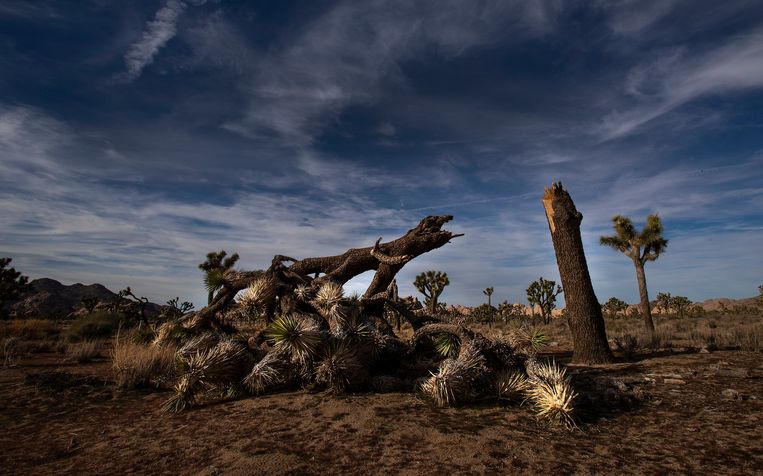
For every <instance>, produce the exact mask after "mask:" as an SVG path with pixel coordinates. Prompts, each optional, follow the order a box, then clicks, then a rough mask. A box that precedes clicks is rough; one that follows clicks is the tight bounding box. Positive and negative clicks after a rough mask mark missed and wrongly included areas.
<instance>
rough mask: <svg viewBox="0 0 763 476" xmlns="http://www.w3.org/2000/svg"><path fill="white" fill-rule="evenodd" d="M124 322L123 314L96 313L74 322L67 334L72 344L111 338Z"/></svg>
mask: <svg viewBox="0 0 763 476" xmlns="http://www.w3.org/2000/svg"><path fill="white" fill-rule="evenodd" d="M123 320H124V316H122V315H121V314H115V313H112V312H109V311H96V312H93V313H92V314H88V315H87V316H84V317H81V318H79V319H77V320H76V321H74V322H73V323H72V325H71V327H70V328H69V330H68V331H67V333H66V337H67V338H68V340H69V341H71V342H76V341H80V340H88V339H103V338H109V337H111V336H112V335H113V334H114V333H115V332H116V331H117V329H118V328H119V326H120V325H121V324H122V322H123Z"/></svg>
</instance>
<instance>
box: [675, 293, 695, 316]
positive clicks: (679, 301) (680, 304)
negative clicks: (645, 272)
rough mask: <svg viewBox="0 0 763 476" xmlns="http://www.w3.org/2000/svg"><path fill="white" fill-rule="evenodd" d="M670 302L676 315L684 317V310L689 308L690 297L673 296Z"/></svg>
mask: <svg viewBox="0 0 763 476" xmlns="http://www.w3.org/2000/svg"><path fill="white" fill-rule="evenodd" d="M671 304H672V305H673V309H674V310H675V311H676V314H677V315H678V317H684V314H685V313H686V310H687V309H689V306H691V304H692V302H691V299H689V298H687V297H686V296H673V298H672V299H671Z"/></svg>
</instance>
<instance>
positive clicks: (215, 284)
mask: <svg viewBox="0 0 763 476" xmlns="http://www.w3.org/2000/svg"><path fill="white" fill-rule="evenodd" d="M227 255H228V253H227V252H226V251H225V250H220V251H218V252H214V251H212V252H211V253H207V259H206V261H204V262H203V263H201V264H200V265H199V269H200V270H202V271H204V287H205V288H206V289H207V291H208V292H210V293H213V292H215V291H217V290H218V289H220V288H221V287H222V286H223V284H224V275H225V272H226V271H227V270H229V269H231V268H233V265H235V264H236V261H238V258H239V256H238V253H233V254H232V255H230V256H227ZM226 256H227V257H226Z"/></svg>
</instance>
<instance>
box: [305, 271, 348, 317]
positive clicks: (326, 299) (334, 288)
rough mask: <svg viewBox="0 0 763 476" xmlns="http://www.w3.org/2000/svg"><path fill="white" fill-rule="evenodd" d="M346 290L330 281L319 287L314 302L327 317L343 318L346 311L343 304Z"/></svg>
mask: <svg viewBox="0 0 763 476" xmlns="http://www.w3.org/2000/svg"><path fill="white" fill-rule="evenodd" d="M343 298H344V290H343V289H342V286H340V285H339V284H337V283H335V282H332V281H329V282H327V283H325V284H324V285H323V286H321V287H320V289H318V292H317V293H316V294H315V299H314V300H313V304H315V306H316V307H317V308H318V310H319V311H321V313H322V314H323V316H324V317H326V318H327V319H329V320H330V319H332V318H335V319H342V318H344V316H345V312H344V309H343V306H342V299H343Z"/></svg>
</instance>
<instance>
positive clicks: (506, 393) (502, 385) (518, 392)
mask: <svg viewBox="0 0 763 476" xmlns="http://www.w3.org/2000/svg"><path fill="white" fill-rule="evenodd" d="M529 387H530V386H529V383H528V381H527V376H526V375H525V374H523V373H522V372H520V371H519V370H517V369H511V370H501V371H499V372H498V373H497V374H496V376H495V388H496V391H497V392H498V399H499V400H509V401H517V400H519V401H521V400H522V399H523V398H524V397H525V392H526V391H527V390H528V389H529Z"/></svg>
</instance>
